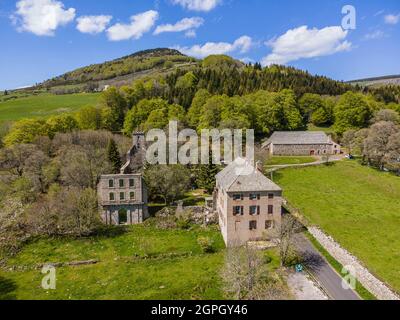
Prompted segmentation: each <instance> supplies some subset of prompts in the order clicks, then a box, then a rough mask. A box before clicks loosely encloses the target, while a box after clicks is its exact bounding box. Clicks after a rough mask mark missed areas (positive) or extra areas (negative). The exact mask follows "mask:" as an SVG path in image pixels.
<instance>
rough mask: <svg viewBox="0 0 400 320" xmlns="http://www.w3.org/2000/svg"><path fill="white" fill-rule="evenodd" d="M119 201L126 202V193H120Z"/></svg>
mask: <svg viewBox="0 0 400 320" xmlns="http://www.w3.org/2000/svg"><path fill="white" fill-rule="evenodd" d="M119 200H121V201H124V200H125V193H124V192H120V193H119Z"/></svg>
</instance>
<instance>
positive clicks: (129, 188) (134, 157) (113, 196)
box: [97, 133, 149, 225]
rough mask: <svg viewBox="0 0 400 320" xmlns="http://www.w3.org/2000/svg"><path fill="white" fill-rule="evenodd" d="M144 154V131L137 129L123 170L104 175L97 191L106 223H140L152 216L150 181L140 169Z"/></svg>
mask: <svg viewBox="0 0 400 320" xmlns="http://www.w3.org/2000/svg"><path fill="white" fill-rule="evenodd" d="M144 155H145V138H144V133H135V134H134V135H133V146H132V148H131V149H130V150H129V152H128V154H127V162H126V163H125V164H124V166H123V167H122V168H121V172H120V173H119V174H109V175H103V176H101V177H100V182H99V184H98V186H97V192H98V197H99V205H100V207H101V216H102V219H103V221H104V223H106V224H108V225H124V224H129V225H130V224H139V223H142V222H143V221H144V220H146V219H147V218H148V216H149V214H148V207H147V189H146V184H145V182H144V179H143V175H142V174H141V173H137V172H139V170H140V168H141V167H142V165H143V160H144Z"/></svg>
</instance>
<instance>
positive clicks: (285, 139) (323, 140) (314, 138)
mask: <svg viewBox="0 0 400 320" xmlns="http://www.w3.org/2000/svg"><path fill="white" fill-rule="evenodd" d="M271 143H272V144H287V145H299V144H332V140H331V139H330V138H329V136H328V135H327V134H326V133H325V132H322V131H276V132H274V134H273V135H272V136H271V137H270V138H269V139H268V140H267V141H266V142H265V143H264V144H263V147H266V146H268V145H269V144H271Z"/></svg>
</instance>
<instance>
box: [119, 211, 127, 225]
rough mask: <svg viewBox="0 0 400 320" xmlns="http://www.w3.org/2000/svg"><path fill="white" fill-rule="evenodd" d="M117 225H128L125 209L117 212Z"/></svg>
mask: <svg viewBox="0 0 400 320" xmlns="http://www.w3.org/2000/svg"><path fill="white" fill-rule="evenodd" d="M118 223H119V224H120V225H122V224H127V223H128V211H127V210H126V209H120V210H119V211H118Z"/></svg>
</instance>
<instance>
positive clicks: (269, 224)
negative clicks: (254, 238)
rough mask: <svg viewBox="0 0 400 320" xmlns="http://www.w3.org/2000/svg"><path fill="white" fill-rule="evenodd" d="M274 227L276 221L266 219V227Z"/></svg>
mask: <svg viewBox="0 0 400 320" xmlns="http://www.w3.org/2000/svg"><path fill="white" fill-rule="evenodd" d="M273 227H274V222H273V221H272V220H267V221H265V229H266V230H268V229H272V228H273Z"/></svg>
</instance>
